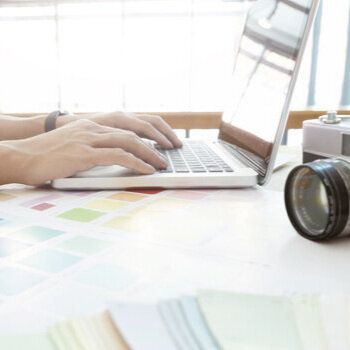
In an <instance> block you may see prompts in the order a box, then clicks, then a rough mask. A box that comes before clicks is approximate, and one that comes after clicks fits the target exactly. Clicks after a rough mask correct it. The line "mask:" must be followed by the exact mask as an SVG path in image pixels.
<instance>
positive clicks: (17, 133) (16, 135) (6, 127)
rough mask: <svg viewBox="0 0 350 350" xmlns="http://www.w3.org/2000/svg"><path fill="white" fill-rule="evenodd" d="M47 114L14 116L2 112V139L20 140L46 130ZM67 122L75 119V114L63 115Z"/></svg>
mask: <svg viewBox="0 0 350 350" xmlns="http://www.w3.org/2000/svg"><path fill="white" fill-rule="evenodd" d="M46 116H47V115H46V114H45V115H37V116H34V117H14V116H11V115H4V114H0V140H1V141H2V140H18V139H25V138H28V137H32V136H35V135H39V134H41V133H43V132H44V123H45V118H46ZM61 118H64V121H65V122H70V121H74V120H75V118H74V117H73V116H63V117H61Z"/></svg>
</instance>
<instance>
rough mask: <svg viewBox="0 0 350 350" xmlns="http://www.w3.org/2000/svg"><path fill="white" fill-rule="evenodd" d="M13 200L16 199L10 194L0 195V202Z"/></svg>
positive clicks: (2, 193)
mask: <svg viewBox="0 0 350 350" xmlns="http://www.w3.org/2000/svg"><path fill="white" fill-rule="evenodd" d="M14 198H16V196H13V195H12V194H9V193H4V192H1V193H0V201H8V200H10V199H14Z"/></svg>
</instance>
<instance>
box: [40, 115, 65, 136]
mask: <svg viewBox="0 0 350 350" xmlns="http://www.w3.org/2000/svg"><path fill="white" fill-rule="evenodd" d="M67 114H68V112H62V111H54V112H51V113H50V114H49V115H48V116H47V117H46V119H45V125H44V128H45V132H49V131H52V130H54V129H56V120H57V118H58V117H59V116H61V115H67Z"/></svg>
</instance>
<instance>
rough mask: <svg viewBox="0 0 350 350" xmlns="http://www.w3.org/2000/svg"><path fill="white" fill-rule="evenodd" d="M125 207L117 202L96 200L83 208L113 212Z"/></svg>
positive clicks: (124, 204) (123, 203)
mask: <svg viewBox="0 0 350 350" xmlns="http://www.w3.org/2000/svg"><path fill="white" fill-rule="evenodd" d="M126 205H127V203H125V202H119V201H115V200H110V199H96V200H94V201H92V202H89V203H87V204H86V205H85V206H84V207H85V208H90V209H97V210H101V211H114V210H118V209H120V208H123V207H125V206H126Z"/></svg>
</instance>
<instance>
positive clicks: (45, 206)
mask: <svg viewBox="0 0 350 350" xmlns="http://www.w3.org/2000/svg"><path fill="white" fill-rule="evenodd" d="M52 207H54V205H53V204H50V203H40V204H37V205H34V207H31V209H35V210H39V211H44V210H47V209H50V208H52Z"/></svg>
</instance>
